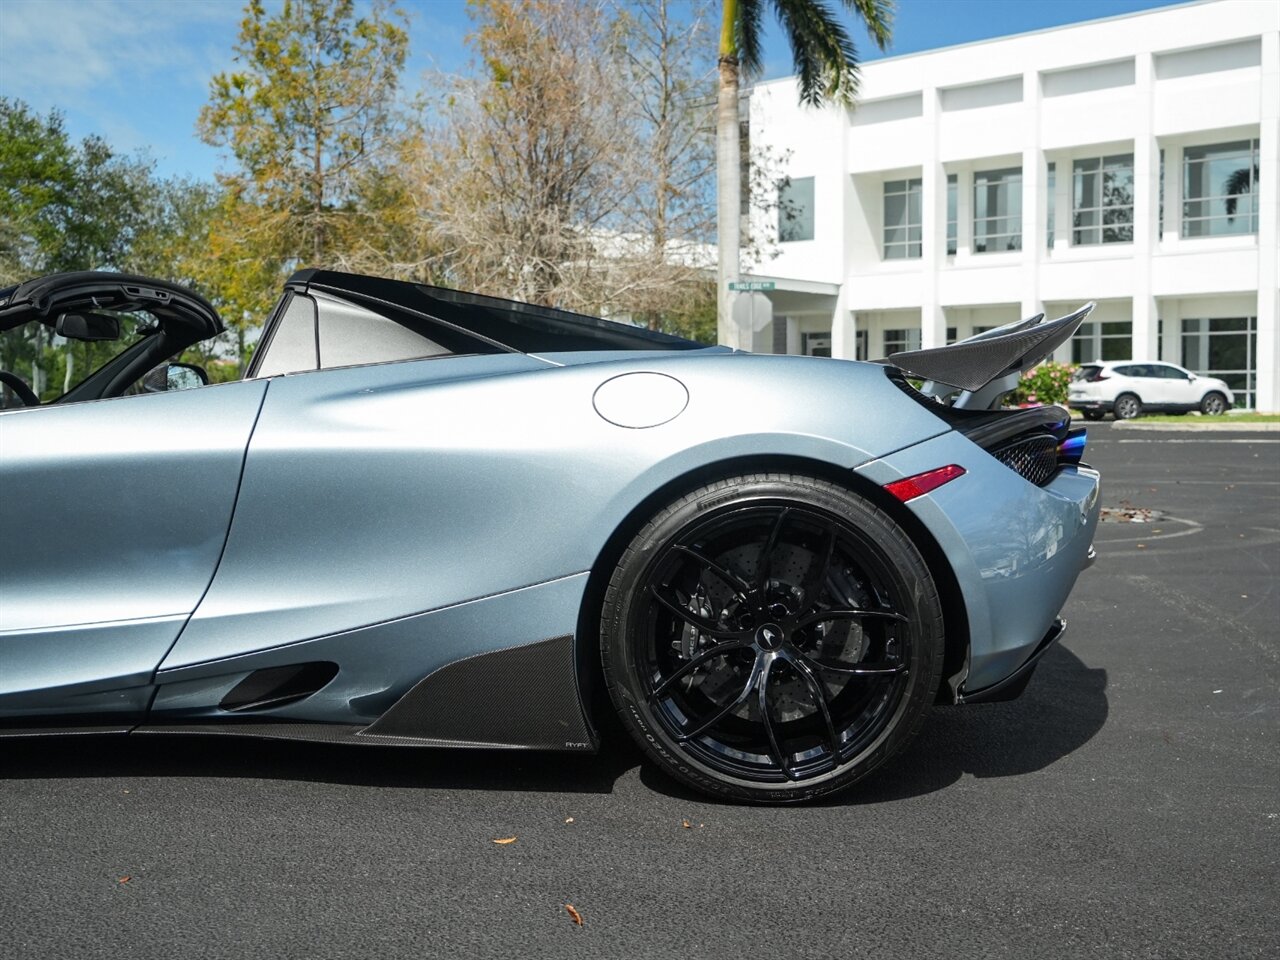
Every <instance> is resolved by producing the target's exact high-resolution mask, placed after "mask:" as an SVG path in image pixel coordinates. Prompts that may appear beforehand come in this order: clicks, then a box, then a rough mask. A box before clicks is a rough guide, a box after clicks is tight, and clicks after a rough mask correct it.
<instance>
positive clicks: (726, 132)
mask: <svg viewBox="0 0 1280 960" xmlns="http://www.w3.org/2000/svg"><path fill="white" fill-rule="evenodd" d="M721 2H722V3H723V4H724V7H723V16H722V18H721V22H720V23H721V26H720V88H719V97H718V102H717V107H716V211H717V221H718V229H717V232H718V234H719V281H720V282H719V285H718V290H717V294H716V303H717V315H716V325H717V328H718V329H717V334H718V338H719V340H720V342H721V343H726V342H736V335H735V332H734V331H733V330H732V329H731V324H730V317H729V296H728V291H729V282H730V281H732V280H737V279H738V248H739V243H740V237H739V233H740V228H739V220H738V218H739V206H740V203H741V201H740V197H741V191H742V182H741V180H742V174H741V168H740V166H739V164H740V162H741V156H740V141H739V130H738V85H739V83H740V81H741V80H742V78H743V76H744V75H746V76H748V77H750V76H754V75H757V74H759V72H760V68H761V66H762V61H761V39H762V35H763V26H762V20H763V17H764V8H765V6H766V4H767V5H768V6H770V7H772V8H773V12H774V15H775V16H776V17H777V18H778V22H779V23H780V24H781V25H782V29H783V30H784V31H785V32H786V35H787V40H788V42H789V43H790V44H791V53H792V57H793V59H794V62H795V69H796V75H797V79H798V80H799V84H800V102H801V103H803V104H808V105H810V106H815V107H817V106H822V105H823V104H825V103H845V104H847V103H851V102H852V101H853V96H854V94H855V93H856V92H857V88H858V52H857V49H856V48H855V47H854V45H853V41H852V40H851V39H849V34H848V32H847V31H846V30H845V28H844V25H843V24H842V23H841V22H840V19H839V17H838V16H837V15H836V14H835V13H833V12H832V10H831V8H830V7H829V6H828V5H827V3H825V2H824V0H721ZM839 3H840V4H841V5H842V6H844V8H845V9H846V10H847V11H848V12H849V13H851V14H853V16H854V17H855V18H857V19H860V20H861V21H862V22H863V24H865V26H866V28H867V32H868V33H869V34H870V35H871V39H872V40H874V41H875V44H876V46H878V47H879V48H880V49H881V50H883V49H884V48H885V45H886V44H887V43H888V42H889V32H890V28H891V26H892V23H893V0H839ZM730 337H733V339H732V340H730Z"/></svg>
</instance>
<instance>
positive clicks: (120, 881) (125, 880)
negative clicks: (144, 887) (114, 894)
mask: <svg viewBox="0 0 1280 960" xmlns="http://www.w3.org/2000/svg"><path fill="white" fill-rule="evenodd" d="M132 879H133V877H121V878H120V879H119V880H117V881H116V882H117V883H128V882H129V881H130V880H132Z"/></svg>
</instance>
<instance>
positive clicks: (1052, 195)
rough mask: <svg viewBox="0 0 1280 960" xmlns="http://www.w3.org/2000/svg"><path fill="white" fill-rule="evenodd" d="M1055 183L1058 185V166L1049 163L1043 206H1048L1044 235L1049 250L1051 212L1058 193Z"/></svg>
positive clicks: (1051, 233)
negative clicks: (1045, 198) (1046, 227)
mask: <svg viewBox="0 0 1280 960" xmlns="http://www.w3.org/2000/svg"><path fill="white" fill-rule="evenodd" d="M1057 185H1058V168H1057V166H1056V165H1055V164H1053V163H1050V164H1049V177H1048V191H1049V192H1048V199H1047V201H1046V204H1045V206H1046V207H1047V208H1048V209H1047V215H1046V217H1045V219H1046V220H1047V221H1048V224H1049V226H1048V231H1047V233H1046V235H1045V245H1046V246H1047V247H1048V249H1050V250H1052V249H1053V214H1054V208H1055V207H1056V206H1057V199H1056V198H1057V193H1058V190H1057Z"/></svg>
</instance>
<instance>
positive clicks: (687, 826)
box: [680, 820, 693, 830]
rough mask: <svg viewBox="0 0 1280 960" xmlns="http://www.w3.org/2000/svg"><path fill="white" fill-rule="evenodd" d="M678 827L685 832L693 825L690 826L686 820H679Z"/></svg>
mask: <svg viewBox="0 0 1280 960" xmlns="http://www.w3.org/2000/svg"><path fill="white" fill-rule="evenodd" d="M680 826H682V827H684V828H685V829H686V830H688V829H690V828H691V827H692V826H693V824H692V823H690V822H689V821H688V820H681V821H680Z"/></svg>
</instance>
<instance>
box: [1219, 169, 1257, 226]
mask: <svg viewBox="0 0 1280 960" xmlns="http://www.w3.org/2000/svg"><path fill="white" fill-rule="evenodd" d="M1257 182H1258V165H1257V164H1254V165H1253V167H1252V169H1251V168H1249V167H1241V168H1240V169H1239V170H1237V171H1235V172H1234V173H1232V174H1231V176H1229V177H1227V182H1226V184H1224V185H1223V189H1224V190H1225V191H1226V194H1227V199H1226V203H1225V206H1226V208H1227V219H1228V220H1230V219H1232V218H1234V217H1235V215H1236V201H1237V200H1238V199H1239V197H1240V196H1241V194H1245V193H1252V192H1253V185H1254V184H1255V183H1257Z"/></svg>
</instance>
